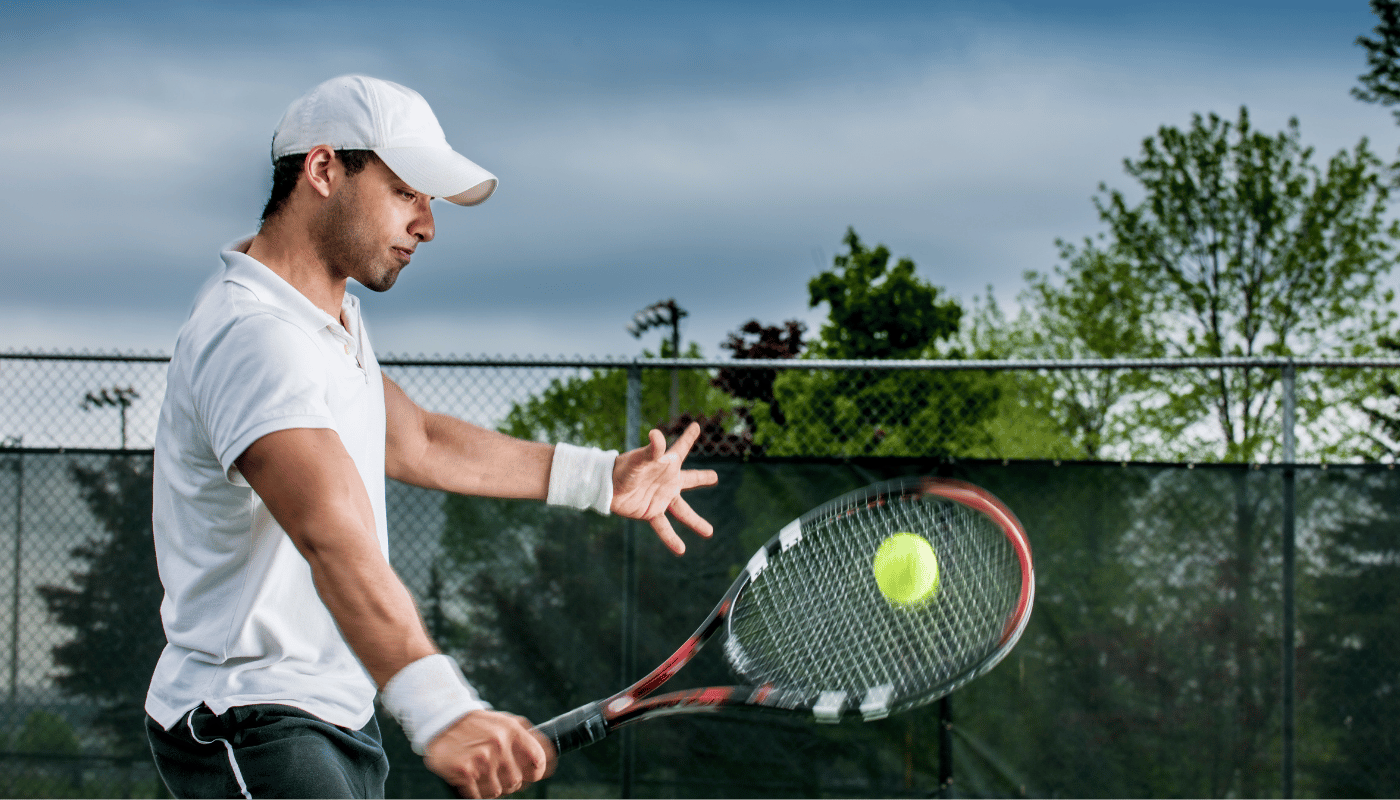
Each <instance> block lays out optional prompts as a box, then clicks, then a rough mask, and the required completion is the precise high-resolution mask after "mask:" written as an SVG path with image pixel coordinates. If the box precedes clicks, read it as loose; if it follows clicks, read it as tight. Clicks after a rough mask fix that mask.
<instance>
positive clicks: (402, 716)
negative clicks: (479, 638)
mask: <svg viewBox="0 0 1400 800" xmlns="http://www.w3.org/2000/svg"><path fill="white" fill-rule="evenodd" d="M379 698H380V700H382V701H383V702H384V707H385V708H387V709H388V710H389V713H390V714H393V715H394V719H396V720H398V722H399V726H400V727H402V728H403V732H404V734H406V735H407V736H408V740H409V742H411V743H412V744H413V752H415V753H417V754H418V755H420V756H421V755H424V754H426V753H427V752H428V743H429V742H431V741H432V740H433V739H435V738H437V735H438V734H440V733H442V732H443V731H445V730H447V729H448V728H450V727H452V725H453V723H455V722H456V721H457V720H459V719H461V718H462V717H465V716H466V715H468V714H470V713H471V712H473V711H480V710H482V709H489V708H491V704H490V703H487V702H486V701H484V700H482V699H481V698H480V697H478V696H477V694H476V690H475V689H473V688H472V687H471V684H469V683H467V679H466V678H465V677H464V676H463V675H462V670H461V668H460V667H458V666H457V662H456V661H454V660H453V659H452V657H451V656H445V655H442V654H441V653H439V654H437V655H431V656H425V657H423V658H420V659H418V660H417V661H414V662H413V663H412V664H409V665H408V666H406V667H404V668H403V669H401V670H399V671H398V674H396V675H394V677H392V678H390V679H389V683H388V684H386V685H385V686H384V691H383V692H380V694H379Z"/></svg>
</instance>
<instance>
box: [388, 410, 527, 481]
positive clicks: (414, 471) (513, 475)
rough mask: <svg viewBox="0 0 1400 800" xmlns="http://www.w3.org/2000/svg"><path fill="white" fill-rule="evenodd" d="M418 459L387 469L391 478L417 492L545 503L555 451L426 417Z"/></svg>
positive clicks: (442, 417)
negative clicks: (419, 489)
mask: <svg viewBox="0 0 1400 800" xmlns="http://www.w3.org/2000/svg"><path fill="white" fill-rule="evenodd" d="M423 430H424V439H423V441H422V443H421V446H420V448H419V452H418V453H417V454H416V457H415V458H412V459H411V460H405V462H404V463H401V464H399V465H397V468H395V465H393V464H390V465H389V477H391V478H394V479H396V480H400V481H403V482H405V483H411V484H413V485H415V486H422V487H425V488H429V489H441V490H444V491H449V492H455V493H457V494H467V495H476V496H481V497H512V498H520V499H529V500H543V499H545V497H546V495H547V494H548V492H549V468H550V462H551V459H552V458H553V455H554V446H553V445H549V444H544V443H541V442H528V441H525V440H522V439H516V438H514V437H511V436H506V435H505V434H503V433H497V432H496V431H492V430H487V429H486V428H482V427H480V426H477V425H472V424H471V423H469V422H463V421H462V420H459V419H456V418H454V417H450V416H447V415H446V414H432V413H425V414H424V419H423Z"/></svg>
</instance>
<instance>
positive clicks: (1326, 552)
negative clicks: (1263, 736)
mask: <svg viewBox="0 0 1400 800" xmlns="http://www.w3.org/2000/svg"><path fill="white" fill-rule="evenodd" d="M1313 480H1315V481H1316V482H1317V483H1318V484H1320V487H1321V489H1322V491H1318V492H1316V493H1317V494H1318V495H1319V496H1321V497H1327V498H1329V499H1330V500H1331V501H1332V502H1333V503H1345V504H1346V507H1347V508H1348V509H1349V510H1348V513H1346V514H1341V515H1332V514H1317V515H1313V517H1312V518H1313V519H1317V520H1319V523H1320V524H1319V526H1318V527H1319V528H1320V530H1319V531H1318V533H1319V536H1318V537H1317V538H1318V541H1319V542H1320V546H1321V555H1322V558H1321V559H1320V562H1321V565H1322V569H1321V570H1319V571H1318V574H1316V577H1315V579H1314V581H1313V583H1312V586H1313V587H1314V588H1315V595H1314V596H1313V597H1312V602H1307V603H1304V604H1303V605H1302V608H1301V613H1300V615H1299V617H1300V622H1301V627H1302V630H1304V631H1305V632H1306V633H1307V634H1308V635H1307V636H1306V637H1305V638H1304V639H1303V640H1302V641H1303V645H1302V647H1301V648H1300V654H1299V662H1300V666H1301V669H1300V674H1301V675H1302V677H1303V679H1304V681H1305V683H1304V686H1303V691H1302V692H1301V693H1300V696H1301V697H1302V698H1303V701H1304V703H1303V705H1302V706H1301V708H1300V712H1301V714H1300V715H1301V716H1302V720H1300V726H1299V727H1300V730H1302V731H1307V730H1309V729H1314V730H1317V729H1321V730H1323V731H1326V732H1327V733H1328V734H1330V736H1331V737H1332V738H1333V741H1332V742H1328V743H1324V746H1321V747H1316V748H1312V749H1310V750H1305V749H1302V748H1300V751H1299V752H1300V754H1301V755H1302V757H1303V759H1304V761H1303V766H1304V768H1305V769H1306V770H1307V772H1308V773H1309V774H1311V776H1313V778H1314V779H1315V780H1316V781H1318V783H1319V786H1318V787H1317V796H1319V797H1394V796H1396V795H1397V794H1400V762H1397V761H1396V759H1395V758H1394V757H1393V754H1394V753H1395V752H1396V748H1397V747H1400V732H1397V729H1396V726H1395V719H1396V715H1397V714H1400V692H1397V691H1396V676H1397V675H1400V637H1396V635H1395V620H1396V619H1397V618H1400V536H1397V525H1396V512H1395V509H1397V508H1400V484H1397V482H1396V480H1395V478H1394V473H1393V472H1390V471H1373V472H1342V473H1339V472H1338V471H1336V470H1329V471H1327V472H1323V473H1320V474H1317V475H1315V476H1314V477H1313ZM1327 745H1330V746H1327Z"/></svg>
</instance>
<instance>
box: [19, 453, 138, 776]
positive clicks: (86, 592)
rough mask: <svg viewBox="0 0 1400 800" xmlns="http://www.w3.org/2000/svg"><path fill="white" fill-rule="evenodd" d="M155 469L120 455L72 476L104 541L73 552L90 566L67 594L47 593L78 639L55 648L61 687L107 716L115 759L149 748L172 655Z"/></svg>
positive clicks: (64, 589)
mask: <svg viewBox="0 0 1400 800" xmlns="http://www.w3.org/2000/svg"><path fill="white" fill-rule="evenodd" d="M151 469H152V464H151V459H150V458H149V457H145V456H126V455H115V456H110V457H108V458H107V460H106V463H105V464H103V465H102V466H100V467H87V466H83V465H82V464H79V463H74V464H73V465H72V467H71V468H70V474H71V476H72V479H73V481H74V482H75V483H76V484H77V486H78V489H79V492H80V494H81V496H82V499H83V502H84V503H86V504H87V507H88V510H89V511H90V512H91V513H92V515H93V517H94V518H95V519H96V520H97V522H98V524H99V525H101V526H102V529H103V533H102V534H99V535H97V536H93V537H90V538H89V539H88V540H87V541H85V542H83V543H82V544H81V545H79V546H78V547H75V548H73V550H72V556H73V558H75V559H77V560H78V561H80V562H82V563H83V565H84V568H83V569H80V570H76V571H74V572H73V574H72V582H71V584H70V585H68V586H41V587H39V590H38V591H39V593H40V594H41V595H42V596H43V598H44V602H45V603H46V604H47V605H48V609H49V613H51V614H52V615H53V617H54V619H55V620H57V621H58V622H59V623H60V624H62V625H65V626H67V627H69V628H72V629H73V638H72V639H70V640H69V641H67V642H65V643H63V644H60V645H58V646H57V647H55V648H54V650H53V653H54V662H55V663H56V664H57V665H58V666H59V668H60V670H61V671H60V672H59V674H58V675H57V676H56V677H55V683H56V684H57V685H58V687H59V688H60V689H62V690H63V691H64V692H67V693H68V694H72V695H76V696H79V697H85V698H88V699H89V700H91V701H93V702H94V703H95V704H96V705H97V707H98V708H99V709H100V712H99V713H98V715H97V717H96V721H95V724H96V725H97V727H98V728H99V729H100V730H101V731H103V732H104V733H106V734H108V735H109V737H110V739H111V742H112V745H113V748H114V751H115V752H118V753H128V752H135V751H139V750H140V749H142V748H144V747H146V734H145V728H144V723H143V720H144V718H145V715H144V711H143V707H144V704H145V699H146V689H147V687H148V686H149V685H150V681H151V673H152V671H153V670H154V669H155V663H156V660H157V659H158V658H159V657H160V652H161V649H162V648H163V647H164V646H165V632H164V630H163V629H162V628H161V622H160V603H161V598H162V597H163V590H162V588H161V584H160V577H159V575H158V574H157V572H156V556H155V547H154V544H153V542H152V535H151Z"/></svg>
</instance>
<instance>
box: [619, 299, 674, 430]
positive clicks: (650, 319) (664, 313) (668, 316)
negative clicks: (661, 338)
mask: <svg viewBox="0 0 1400 800" xmlns="http://www.w3.org/2000/svg"><path fill="white" fill-rule="evenodd" d="M685 316H689V312H687V311H686V310H685V309H683V308H681V307H680V306H678V305H676V299H675V298H674V297H673V298H671V299H669V300H662V301H659V302H656V303H652V304H651V305H649V306H647V307H646V308H644V309H642V310H641V311H638V312H637V313H636V314H633V315H632V324H630V325H628V326H627V332H628V333H630V334H632V336H633V337H634V338H637V339H640V338H642V333H643V332H645V331H647V330H650V329H651V328H659V327H662V326H670V328H671V358H680V357H681V317H685ZM680 415H681V373H680V370H676V369H673V370H671V419H672V420H674V419H676V418H677V417H679V416H680Z"/></svg>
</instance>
